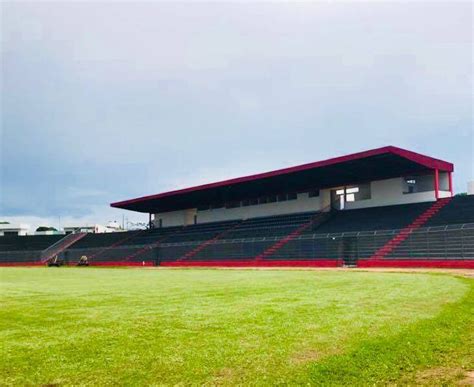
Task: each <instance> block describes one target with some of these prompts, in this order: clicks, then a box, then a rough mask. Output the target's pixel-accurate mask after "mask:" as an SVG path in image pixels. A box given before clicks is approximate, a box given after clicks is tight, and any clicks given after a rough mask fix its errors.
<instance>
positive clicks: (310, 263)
mask: <svg viewBox="0 0 474 387" xmlns="http://www.w3.org/2000/svg"><path fill="white" fill-rule="evenodd" d="M339 262H340V260H338V259H312V260H278V261H277V260H271V261H270V260H268V261H264V260H261V261H256V260H254V259H249V260H215V261H172V262H161V264H160V266H166V267H338V266H340V264H339Z"/></svg>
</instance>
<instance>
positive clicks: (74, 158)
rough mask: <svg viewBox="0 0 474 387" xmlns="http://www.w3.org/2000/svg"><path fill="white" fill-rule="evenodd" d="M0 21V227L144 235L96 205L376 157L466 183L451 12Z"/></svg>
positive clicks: (323, 8)
mask: <svg viewBox="0 0 474 387" xmlns="http://www.w3.org/2000/svg"><path fill="white" fill-rule="evenodd" d="M0 12H1V19H0V33H1V36H0V38H1V40H0V56H1V68H0V70H1V71H0V75H1V78H0V82H1V83H0V91H1V93H0V98H1V100H0V108H1V111H0V115H1V126H0V156H1V157H0V218H2V219H3V220H5V219H6V220H9V221H11V222H22V223H29V224H32V225H34V226H37V225H40V224H47V225H52V226H56V227H57V226H58V225H59V224H60V225H61V226H64V225H77V224H84V223H87V224H92V223H101V224H105V223H107V221H110V220H118V221H119V222H121V221H122V218H123V217H127V218H128V219H129V221H143V220H145V219H146V218H147V216H146V215H143V214H136V213H133V212H127V211H122V210H118V209H112V208H110V207H109V203H111V202H114V201H119V200H124V199H129V198H132V197H138V196H143V195H148V194H154V193H159V192H163V191H167V190H171V189H176V188H184V187H186V186H190V185H195V184H199V183H206V182H213V181H216V180H221V179H226V178H231V177H238V176H242V175H246V174H252V173H258V172H264V171H268V170H273V169H277V168H283V167H287V166H292V165H297V164H300V163H305V162H311V161H317V160H321V159H326V158H330V157H336V156H340V155H343V154H348V153H353V152H357V151H362V150H366V149H371V148H375V147H379V146H385V145H395V146H399V147H403V148H407V149H410V150H414V151H417V152H420V153H425V154H428V155H431V156H434V157H437V158H441V159H444V160H447V161H451V162H453V163H454V164H455V174H454V183H455V190H456V191H457V192H461V191H466V184H467V181H468V180H473V179H474V176H473V174H474V172H473V169H474V153H473V152H474V150H473V148H474V136H473V99H472V5H471V3H470V2H468V1H466V2H453V1H449V2H439V1H438V2H433V3H431V2H402V1H400V2H364V3H362V2H337V1H336V2H314V3H309V2H306V3H296V2H291V3H283V2H279V3H255V2H234V3H224V2H223V3H198V2H188V3H185V2H180V3H165V2H110V1H106V2H93V1H88V2H80V1H76V2H67V1H64V2H12V1H7V2H5V1H3V2H2V3H1V6H0ZM2 219H0V220H2Z"/></svg>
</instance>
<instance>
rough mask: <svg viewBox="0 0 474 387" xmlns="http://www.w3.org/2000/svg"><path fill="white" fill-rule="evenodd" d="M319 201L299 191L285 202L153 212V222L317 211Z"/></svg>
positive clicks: (173, 223)
mask: <svg viewBox="0 0 474 387" xmlns="http://www.w3.org/2000/svg"><path fill="white" fill-rule="evenodd" d="M319 203H320V201H319V197H313V198H310V197H308V194H307V193H301V194H298V196H297V199H296V200H288V201H285V202H276V203H266V204H259V205H254V206H247V207H238V208H217V209H213V210H205V211H198V210H196V209H195V208H194V209H189V210H182V211H171V212H165V213H161V214H155V216H154V224H155V226H158V224H159V219H160V218H161V219H162V220H163V227H172V226H181V225H183V224H192V223H193V222H194V215H197V223H209V222H219V221H225V220H235V219H245V218H256V217H259V216H272V215H284V214H291V213H295V212H306V211H319V210H320V205H319ZM187 222H188V223H187Z"/></svg>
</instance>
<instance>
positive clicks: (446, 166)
mask: <svg viewBox="0 0 474 387" xmlns="http://www.w3.org/2000/svg"><path fill="white" fill-rule="evenodd" d="M379 155H393V156H397V157H398V158H401V159H405V160H407V161H410V162H411V163H412V164H413V165H417V166H418V167H420V168H421V169H425V170H435V169H438V170H439V171H445V172H452V171H453V169H454V166H453V164H452V163H449V162H447V161H443V160H439V159H435V158H433V157H429V156H425V155H422V154H420V153H416V152H412V151H409V150H406V149H402V148H398V147H395V146H385V147H382V148H376V149H371V150H368V151H364V152H358V153H353V154H350V155H346V156H340V157H335V158H331V159H327V160H322V161H316V162H313V163H308V164H302V165H297V166H294V167H289V168H283V169H278V170H275V171H270V172H264V173H258V174H255V175H249V176H243V177H238V178H234V179H228V180H223V181H219V182H215V183H209V184H202V185H198V186H194V187H189V188H184V189H178V190H173V191H168V192H163V193H159V194H155V195H148V196H143V197H139V198H135V199H129V200H124V201H120V202H115V203H112V204H111V206H112V207H116V208H124V209H132V210H137V209H134V208H133V207H135V206H134V204H139V203H142V204H144V203H145V202H149V201H157V200H160V199H164V198H172V197H178V196H183V195H185V194H189V193H193V192H197V191H207V190H212V189H216V188H219V187H231V186H234V185H237V184H242V183H246V182H252V181H257V180H262V179H268V178H272V177H277V176H284V175H291V174H294V173H297V172H303V171H308V170H314V169H318V168H323V167H329V166H338V165H339V166H343V165H344V164H347V163H350V162H351V161H357V160H364V159H370V158H373V157H374V156H379ZM401 172H402V171H401ZM361 178H362V176H361ZM366 180H367V179H366ZM350 183H352V182H346V184H350ZM138 211H140V210H138ZM143 212H145V211H143Z"/></svg>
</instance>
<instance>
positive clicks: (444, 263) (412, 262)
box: [357, 258, 474, 269]
mask: <svg viewBox="0 0 474 387" xmlns="http://www.w3.org/2000/svg"><path fill="white" fill-rule="evenodd" d="M357 267H438V268H451V269H474V259H465V260H463V259H432V258H420V259H412V258H410V259H408V258H407V259H370V260H369V259H364V260H362V259H360V260H359V262H358V263H357Z"/></svg>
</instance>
